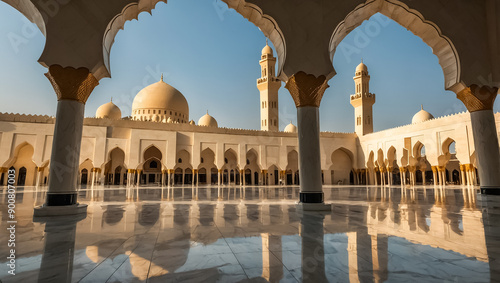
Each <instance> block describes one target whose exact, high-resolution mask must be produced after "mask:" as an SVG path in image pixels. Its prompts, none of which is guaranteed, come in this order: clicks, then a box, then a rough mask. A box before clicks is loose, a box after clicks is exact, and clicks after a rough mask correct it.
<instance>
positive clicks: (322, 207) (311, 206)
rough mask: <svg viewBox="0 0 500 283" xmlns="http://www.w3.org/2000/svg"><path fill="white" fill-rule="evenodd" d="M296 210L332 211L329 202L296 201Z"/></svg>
mask: <svg viewBox="0 0 500 283" xmlns="http://www.w3.org/2000/svg"><path fill="white" fill-rule="evenodd" d="M297 211H298V212H300V211H332V205H331V204H324V203H298V204H297Z"/></svg>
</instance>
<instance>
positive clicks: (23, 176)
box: [17, 166, 27, 186]
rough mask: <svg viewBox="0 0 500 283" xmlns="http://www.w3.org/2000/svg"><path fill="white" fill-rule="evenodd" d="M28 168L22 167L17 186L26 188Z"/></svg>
mask: <svg viewBox="0 0 500 283" xmlns="http://www.w3.org/2000/svg"><path fill="white" fill-rule="evenodd" d="M26 171H27V170H26V167H24V166H23V167H21V168H19V173H18V175H19V176H18V177H17V185H18V186H24V185H25V184H26Z"/></svg>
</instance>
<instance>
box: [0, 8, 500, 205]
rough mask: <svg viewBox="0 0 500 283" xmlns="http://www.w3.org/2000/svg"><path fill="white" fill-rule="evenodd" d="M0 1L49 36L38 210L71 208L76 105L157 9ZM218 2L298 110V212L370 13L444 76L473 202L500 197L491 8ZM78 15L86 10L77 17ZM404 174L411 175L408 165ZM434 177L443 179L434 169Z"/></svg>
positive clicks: (315, 199) (495, 19)
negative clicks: (348, 54)
mask: <svg viewBox="0 0 500 283" xmlns="http://www.w3.org/2000/svg"><path fill="white" fill-rule="evenodd" d="M3 1H4V2H6V3H8V4H10V5H11V6H13V7H14V8H16V9H17V10H19V11H20V12H21V13H22V14H23V15H25V16H26V17H27V18H28V19H29V20H30V21H32V22H34V23H36V24H37V26H38V27H39V28H40V30H41V32H42V33H43V34H44V35H50V36H46V38H47V40H46V43H45V48H44V51H43V53H42V55H41V57H40V59H39V62H40V63H41V64H42V65H43V66H45V67H47V68H48V72H47V74H46V76H47V78H48V79H49V81H50V82H51V84H52V86H53V87H54V90H55V93H56V95H57V100H58V102H57V112H56V124H55V128H54V139H53V146H52V156H51V158H50V159H51V163H52V164H53V165H54V164H57V165H58V167H59V168H60V167H61V166H62V167H64V168H66V169H67V170H63V171H61V170H59V171H56V170H57V169H56V166H51V167H50V175H55V174H60V177H61V178H50V179H49V189H48V193H47V201H46V205H45V206H44V208H42V209H43V210H44V211H49V210H50V207H51V206H67V208H68V209H71V208H70V206H71V205H75V204H77V194H76V183H77V179H78V168H79V164H78V158H67V156H68V154H72V155H76V156H78V155H77V154H78V153H79V152H80V146H81V140H82V127H83V117H84V108H85V103H86V101H87V99H88V97H89V96H90V95H91V93H92V91H93V89H94V88H95V87H96V86H97V85H98V84H99V81H100V80H101V79H102V78H104V77H110V69H109V54H110V52H111V46H112V44H113V42H114V37H115V35H116V34H117V32H118V31H119V30H120V29H123V26H124V23H125V22H126V21H128V20H131V19H135V18H137V15H138V14H139V13H140V12H143V11H151V10H152V9H153V8H154V6H155V5H156V3H157V2H160V1H156V0H155V1H137V2H135V1H119V2H116V1H101V2H92V3H88V4H85V3H81V2H78V3H77V2H68V3H65V4H59V2H56V1H54V5H53V6H51V7H49V8H47V5H45V2H40V1H33V2H31V1H28V0H25V1H14V0H3ZM162 2H165V3H166V1H162ZM224 2H225V3H227V4H228V7H229V8H232V9H234V10H236V11H237V12H238V13H240V14H241V15H242V16H243V17H245V18H246V19H248V20H249V21H250V22H252V23H254V24H255V25H256V26H257V27H258V28H259V29H260V30H261V31H262V32H263V33H264V35H265V36H266V37H268V38H269V39H270V41H271V42H272V43H273V45H274V47H275V49H276V51H277V57H278V62H279V63H278V77H279V79H281V80H282V81H284V82H286V85H285V88H286V89H287V90H288V91H289V92H290V94H291V96H292V98H293V100H294V102H295V105H296V107H297V122H298V123H297V124H298V142H299V167H300V168H301V170H300V172H299V175H300V188H301V193H300V201H301V202H302V203H323V192H322V179H323V178H324V176H322V170H321V156H320V139H319V133H320V130H319V106H320V104H321V99H322V96H323V94H324V92H325V90H326V88H328V87H329V85H328V81H329V80H330V79H331V78H332V77H333V76H334V75H335V74H336V72H335V69H334V67H333V64H332V59H333V57H334V55H335V53H336V48H337V46H338V45H339V43H340V42H341V41H342V39H343V38H344V37H345V36H346V35H347V34H349V33H350V32H351V31H352V30H354V29H355V28H356V27H357V26H359V25H361V23H362V22H363V21H364V20H367V19H369V18H370V17H371V16H372V15H374V14H376V13H381V14H383V15H385V16H387V17H388V18H390V19H392V20H394V21H396V22H397V23H399V24H400V25H402V26H403V27H405V28H406V29H408V30H410V31H411V32H413V33H414V34H415V35H416V36H419V37H420V38H422V40H423V41H424V42H425V43H427V44H428V45H429V46H430V47H431V48H432V51H433V53H434V54H435V55H436V56H437V57H438V59H439V64H440V65H441V67H442V69H443V75H444V81H445V86H444V87H445V88H446V89H447V90H451V91H453V92H455V93H456V95H457V98H458V99H460V100H461V101H462V102H463V103H464V105H465V106H466V108H467V110H468V111H469V112H470V115H471V122H472V131H473V138H474V144H475V145H476V155H475V156H476V159H477V165H478V166H477V167H478V169H479V170H478V175H479V179H480V180H481V192H482V193H495V194H497V193H499V192H500V153H499V146H498V137H497V135H496V132H497V131H496V125H495V120H494V116H493V103H494V101H495V98H496V96H497V94H498V90H499V87H500V69H499V68H498V66H499V65H500V54H499V50H500V48H499V42H500V29H499V28H498V26H500V16H499V15H498V13H499V12H498V11H500V3H498V2H497V1H461V2H460V4H459V5H458V4H457V5H453V6H450V7H447V6H443V5H442V3H441V2H439V1H432V0H426V1H410V0H366V1H364V0H356V1H323V2H322V3H321V5H318V4H317V3H316V2H307V3H301V5H290V4H289V2H288V0H275V1H264V0H248V1H245V0H224ZM82 5H83V7H85V6H87V5H92V8H90V7H89V8H88V9H84V8H83V7H82ZM54 7H55V8H57V12H56V13H51V15H52V16H51V17H47V16H46V15H47V9H54ZM283 7H288V8H287V9H283ZM92 11H99V14H96V13H93V12H92ZM304 11H307V12H308V15H304V14H303V13H304ZM331 11H335V13H332V12H331ZM75 13H78V15H76V14H75ZM310 15H314V17H312V16H310ZM464 18H474V24H472V23H468V24H464V23H463V19H464ZM49 20H50V21H49ZM62 26H64V28H61V27H62ZM75 34H78V36H75ZM305 35H307V36H305ZM82 47H85V48H82ZM326 58H330V60H327V59H326ZM333 87H335V86H333ZM68 150H69V151H70V153H67V151H68ZM374 155H375V153H374ZM375 157H376V159H375ZM379 161H380V160H379V156H378V154H377V156H374V159H373V168H371V169H368V170H373V171H375V170H376V168H380V169H381V170H382V173H384V172H385V169H384V168H387V166H385V162H384V163H383V164H384V166H381V165H382V163H381V162H379ZM384 161H385V160H384ZM408 162H410V161H408ZM377 165H378V166H377ZM406 166H408V170H409V171H410V172H412V171H413V166H414V165H412V164H411V162H410V163H409V164H408V165H406ZM410 166H412V167H411V168H410ZM438 166H443V165H438ZM190 169H191V168H190ZM274 169H275V168H274ZM410 169H411V170H410ZM437 169H438V172H443V171H442V168H439V167H438V168H437ZM137 170H140V169H137ZM184 170H185V171H187V168H184ZM196 170H197V169H196ZM219 170H222V168H221V169H219ZM242 170H244V169H242ZM266 170H268V169H263V170H262V171H263V172H262V173H263V175H264V176H270V174H271V173H270V172H266ZM405 170H406V169H405ZM439 170H441V171H439ZM193 172H194V170H193ZM228 172H229V171H228ZM401 172H402V173H405V172H406V171H401ZM413 172H414V171H413ZM172 173H173V172H172ZM184 173H186V172H184ZM221 173H222V172H219V175H220V174H221ZM266 174H269V175H266ZM240 175H243V176H244V175H246V174H241V173H240ZM266 178H267V179H266ZM219 179H221V178H219ZM264 179H265V180H269V179H268V177H265V178H264ZM382 179H383V180H384V179H385V178H382ZM413 179H415V178H413Z"/></svg>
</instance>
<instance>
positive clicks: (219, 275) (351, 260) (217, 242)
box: [0, 187, 500, 282]
mask: <svg viewBox="0 0 500 283" xmlns="http://www.w3.org/2000/svg"><path fill="white" fill-rule="evenodd" d="M324 191H325V200H326V202H327V203H331V205H332V211H331V212H303V213H302V212H300V211H297V210H296V205H295V201H296V200H297V199H298V193H299V191H298V187H276V188H270V187H246V188H240V187H236V188H233V187H200V188H192V187H185V188H182V187H175V188H159V187H149V188H142V187H141V188H140V189H137V188H119V187H106V188H103V187H99V188H98V187H96V188H89V189H85V188H83V189H82V190H80V193H79V201H80V202H81V203H86V204H88V210H87V215H83V216H82V217H80V219H76V218H75V217H55V218H49V219H33V207H34V206H35V205H39V204H42V203H43V201H44V199H43V197H44V192H43V191H37V190H36V189H35V188H32V187H26V188H19V189H18V194H17V204H18V206H17V211H16V214H17V219H18V223H17V230H16V240H17V243H18V246H17V254H16V256H17V268H16V271H17V275H15V276H11V275H9V274H7V270H8V269H7V266H6V260H5V256H3V255H6V254H7V249H8V248H7V239H8V238H7V236H8V235H7V234H6V233H3V232H2V233H1V234H0V252H1V255H2V258H3V260H0V262H1V265H0V280H1V281H2V282H349V281H350V282H385V281H388V282H407V281H414V282H443V281H453V282H490V281H499V280H500V277H499V276H500V272H499V271H500V263H499V262H498V260H497V259H498V256H499V255H500V229H499V226H500V197H498V196H487V197H485V196H481V195H477V190H476V189H475V188H460V187H454V188H453V187H452V188H446V189H443V188H434V187H427V188H424V187H416V188H399V187H398V188H377V187H326V188H325V190H324ZM0 202H1V203H2V206H1V207H2V208H1V210H0V213H1V215H2V224H1V228H0V229H2V231H6V228H7V223H6V221H7V211H6V210H7V209H6V206H5V205H4V204H6V203H7V197H6V194H5V189H4V190H2V192H1V194H0Z"/></svg>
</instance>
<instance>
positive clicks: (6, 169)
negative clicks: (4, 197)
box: [0, 167, 9, 173]
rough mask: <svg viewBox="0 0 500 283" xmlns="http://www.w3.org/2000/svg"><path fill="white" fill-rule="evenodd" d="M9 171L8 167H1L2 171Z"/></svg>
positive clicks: (0, 171) (0, 170)
mask: <svg viewBox="0 0 500 283" xmlns="http://www.w3.org/2000/svg"><path fill="white" fill-rule="evenodd" d="M8 171H9V168H7V167H0V173H7V172H8Z"/></svg>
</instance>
